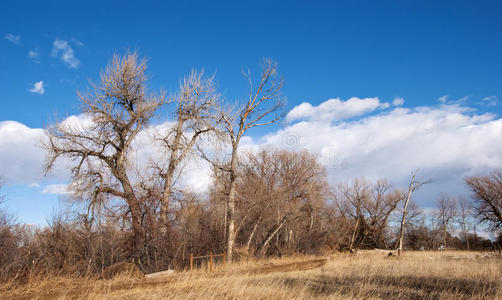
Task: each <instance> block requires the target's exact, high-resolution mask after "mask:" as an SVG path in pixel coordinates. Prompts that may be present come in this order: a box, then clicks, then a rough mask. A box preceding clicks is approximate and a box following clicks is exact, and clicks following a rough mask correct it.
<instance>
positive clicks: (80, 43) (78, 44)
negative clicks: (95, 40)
mask: <svg viewBox="0 0 502 300" xmlns="http://www.w3.org/2000/svg"><path fill="white" fill-rule="evenodd" d="M71 41H72V42H73V43H74V44H75V45H77V46H79V47H83V46H84V43H82V42H81V41H80V40H78V39H76V38H74V37H72V38H71Z"/></svg>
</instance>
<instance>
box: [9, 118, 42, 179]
mask: <svg viewBox="0 0 502 300" xmlns="http://www.w3.org/2000/svg"><path fill="white" fill-rule="evenodd" d="M42 138H43V130H42V129H41V128H29V127H27V126H25V125H23V124H21V123H18V122H15V121H2V122H0V141H2V142H1V143H0V174H2V175H3V176H5V179H6V182H8V183H9V184H10V183H13V184H16V183H20V184H31V183H33V182H38V181H40V180H41V179H42V166H43V161H44V153H43V151H42V149H41V148H40V145H39V143H40V141H41V140H42Z"/></svg>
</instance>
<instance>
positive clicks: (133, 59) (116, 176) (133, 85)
mask: <svg viewBox="0 0 502 300" xmlns="http://www.w3.org/2000/svg"><path fill="white" fill-rule="evenodd" d="M146 67H147V65H146V60H145V59H139V58H138V55H137V54H136V53H127V54H125V55H123V56H119V55H117V54H115V55H114V56H113V58H112V59H111V61H110V62H109V63H108V65H107V66H106V68H105V69H104V70H103V71H102V72H101V76H100V77H101V80H100V82H99V84H91V86H92V91H90V92H87V93H80V92H79V93H78V96H79V98H80V102H81V104H82V113H83V116H84V118H83V119H84V120H81V121H72V120H66V121H63V122H57V123H56V124H54V125H52V126H50V127H48V128H47V129H46V130H45V133H46V136H47V140H46V141H45V142H44V147H45V149H46V150H47V163H46V171H47V172H48V171H49V170H50V169H52V168H53V167H54V165H55V162H56V161H57V160H60V159H63V158H67V159H69V160H70V162H71V164H72V165H73V166H72V168H71V172H72V176H73V179H72V183H73V185H72V186H73V188H74V189H75V192H76V193H77V194H80V195H81V196H83V197H84V198H86V199H87V200H88V201H89V202H90V205H95V204H98V203H101V202H102V201H104V200H105V199H107V198H109V197H113V198H117V199H122V200H123V201H125V203H126V205H127V212H128V214H129V215H130V217H131V219H130V220H131V227H132V231H133V234H134V246H135V247H136V248H137V249H140V247H141V246H142V245H141V243H142V242H141V241H142V238H143V236H144V228H143V226H142V212H141V203H140V196H139V195H138V194H137V192H136V190H135V186H134V181H133V180H132V178H131V175H130V173H129V172H130V171H131V170H130V165H131V164H130V161H129V157H128V154H129V153H130V151H131V144H132V142H133V140H134V139H135V138H136V136H137V135H138V133H139V132H140V130H141V129H142V128H144V127H145V125H146V124H147V123H148V121H149V120H150V118H151V117H152V115H153V114H154V112H155V111H156V110H157V108H158V107H159V106H160V105H162V104H163V103H164V100H165V97H164V96H162V95H160V96H155V95H153V94H147V92H146V80H147V76H146V75H145V71H146Z"/></svg>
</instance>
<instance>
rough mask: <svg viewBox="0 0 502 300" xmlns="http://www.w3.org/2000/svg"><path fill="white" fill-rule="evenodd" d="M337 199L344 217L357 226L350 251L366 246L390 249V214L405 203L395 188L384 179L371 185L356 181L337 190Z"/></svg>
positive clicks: (338, 187)
mask: <svg viewBox="0 0 502 300" xmlns="http://www.w3.org/2000/svg"><path fill="white" fill-rule="evenodd" d="M334 195H335V200H336V202H337V205H338V208H339V210H340V212H341V214H342V216H344V217H345V218H347V219H349V220H351V221H352V222H353V224H354V227H353V231H352V237H351V239H350V244H349V250H350V251H352V250H353V249H354V248H357V247H358V246H361V245H363V244H366V246H367V247H387V246H386V236H385V235H386V230H387V229H388V228H387V227H388V220H389V217H390V215H391V214H392V213H393V212H394V211H395V210H396V208H397V205H398V203H399V202H400V201H401V200H402V192H400V191H399V190H397V189H392V186H391V185H390V184H388V183H387V182H386V181H385V180H378V181H377V182H376V183H375V184H370V183H369V182H367V181H366V180H364V179H356V180H354V181H353V182H352V184H351V185H349V184H340V185H338V186H337V187H336V188H335V192H334Z"/></svg>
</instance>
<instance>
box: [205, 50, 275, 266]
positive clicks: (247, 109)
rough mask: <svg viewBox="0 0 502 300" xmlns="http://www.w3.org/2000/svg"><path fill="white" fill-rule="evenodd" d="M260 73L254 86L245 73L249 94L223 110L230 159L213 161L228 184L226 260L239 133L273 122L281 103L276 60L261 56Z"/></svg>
mask: <svg viewBox="0 0 502 300" xmlns="http://www.w3.org/2000/svg"><path fill="white" fill-rule="evenodd" d="M261 67H262V73H261V76H260V79H259V80H258V83H257V85H256V86H255V85H254V83H253V81H252V77H251V75H250V72H248V73H246V74H245V77H246V79H247V80H248V82H249V88H250V90H249V95H248V99H247V101H246V102H245V103H244V104H243V105H242V106H241V107H239V108H238V109H236V110H233V111H228V112H224V113H222V116H221V119H222V123H223V125H222V126H223V129H222V132H223V133H224V134H225V135H226V137H227V139H228V141H229V143H230V161H229V162H225V163H223V164H222V163H216V162H215V161H214V160H212V159H209V158H208V157H207V156H206V155H203V156H204V157H205V158H206V159H208V160H209V161H211V162H212V163H213V165H214V166H215V167H217V168H219V169H221V170H222V171H224V172H226V173H228V176H229V184H228V191H227V201H226V219H227V221H226V251H227V256H226V259H227V261H229V262H231V261H232V257H233V256H232V255H233V246H234V241H235V196H236V182H237V178H238V172H237V163H238V159H239V152H238V151H239V144H240V142H241V139H242V136H243V135H244V134H245V133H246V132H247V131H248V130H249V129H251V128H253V127H258V126H264V125H268V124H272V123H274V122H276V121H278V120H279V119H280V118H281V117H282V115H281V114H278V113H279V112H280V110H281V109H282V107H283V98H282V96H281V95H280V90H281V88H282V85H283V79H282V78H281V77H279V76H278V74H277V63H275V62H274V61H272V60H270V59H265V60H263V62H262V64H261Z"/></svg>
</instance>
